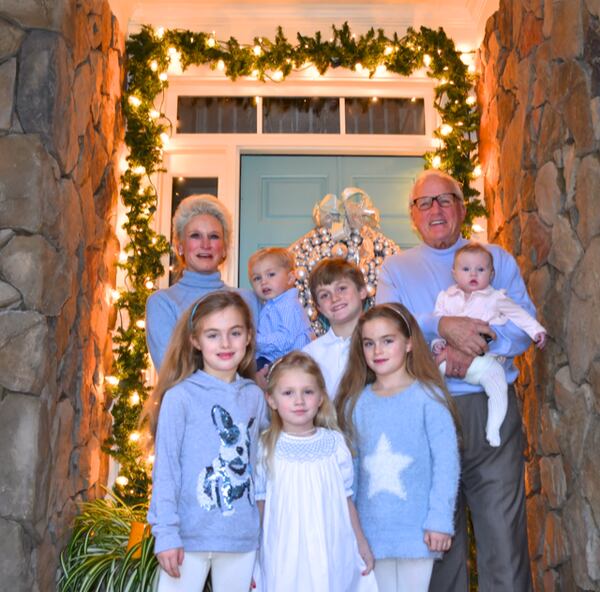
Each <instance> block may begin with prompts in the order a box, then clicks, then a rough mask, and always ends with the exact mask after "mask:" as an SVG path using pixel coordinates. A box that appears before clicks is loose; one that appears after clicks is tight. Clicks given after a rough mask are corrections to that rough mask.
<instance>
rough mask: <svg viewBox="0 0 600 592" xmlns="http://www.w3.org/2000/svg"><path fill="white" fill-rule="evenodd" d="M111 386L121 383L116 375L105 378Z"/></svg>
mask: <svg viewBox="0 0 600 592" xmlns="http://www.w3.org/2000/svg"><path fill="white" fill-rule="evenodd" d="M104 380H105V381H106V382H108V384H110V386H117V385H118V384H119V379H118V378H117V377H116V376H107V377H106V378H105V379H104Z"/></svg>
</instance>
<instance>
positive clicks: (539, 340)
mask: <svg viewBox="0 0 600 592" xmlns="http://www.w3.org/2000/svg"><path fill="white" fill-rule="evenodd" d="M547 337H548V334H547V333H538V334H537V335H536V336H535V337H534V338H533V340H534V341H535V345H536V346H537V347H538V349H544V347H546V340H547Z"/></svg>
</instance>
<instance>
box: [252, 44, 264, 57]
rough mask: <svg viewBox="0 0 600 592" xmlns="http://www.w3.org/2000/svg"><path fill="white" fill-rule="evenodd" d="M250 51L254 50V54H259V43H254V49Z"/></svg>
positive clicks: (260, 51) (260, 50)
mask: <svg viewBox="0 0 600 592" xmlns="http://www.w3.org/2000/svg"><path fill="white" fill-rule="evenodd" d="M252 51H253V52H254V55H255V56H259V55H260V54H261V53H262V49H261V48H260V45H255V46H254V49H253V50H252Z"/></svg>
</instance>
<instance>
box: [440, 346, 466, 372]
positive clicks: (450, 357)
mask: <svg viewBox="0 0 600 592" xmlns="http://www.w3.org/2000/svg"><path fill="white" fill-rule="evenodd" d="M473 358H474V356H467V355H466V354H464V353H463V352H461V351H460V350H459V349H456V348H454V347H452V346H451V345H447V346H446V347H445V349H444V350H443V351H442V353H441V354H439V355H437V356H436V358H435V363H436V364H437V365H438V366H439V365H440V364H441V363H442V362H443V361H445V362H446V376H451V377H452V378H464V377H465V374H466V373H467V370H468V369H469V366H470V365H471V362H472V361H473Z"/></svg>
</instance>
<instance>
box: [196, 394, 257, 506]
mask: <svg viewBox="0 0 600 592" xmlns="http://www.w3.org/2000/svg"><path fill="white" fill-rule="evenodd" d="M211 415H212V420H213V424H214V425H215V429H216V430H217V433H218V434H219V438H220V440H221V444H220V447H219V456H217V457H216V458H215V459H214V460H213V462H212V465H211V466H209V467H206V468H205V469H204V470H203V471H202V472H201V473H200V475H199V477H198V487H197V497H198V502H199V503H200V505H201V506H202V507H203V508H204V509H206V510H213V509H214V508H219V509H220V510H221V512H222V513H223V515H224V516H228V515H230V514H233V513H234V511H235V509H234V507H233V502H234V501H235V500H237V499H241V498H242V497H244V495H247V496H248V502H249V503H250V505H254V483H253V481H252V474H251V468H250V428H251V427H252V424H253V423H254V419H255V418H254V417H252V418H250V421H249V422H248V423H247V424H244V423H234V422H233V419H232V417H231V415H230V414H229V413H228V412H227V410H226V409H224V408H223V407H221V406H220V405H214V406H213V408H212V411H211Z"/></svg>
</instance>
